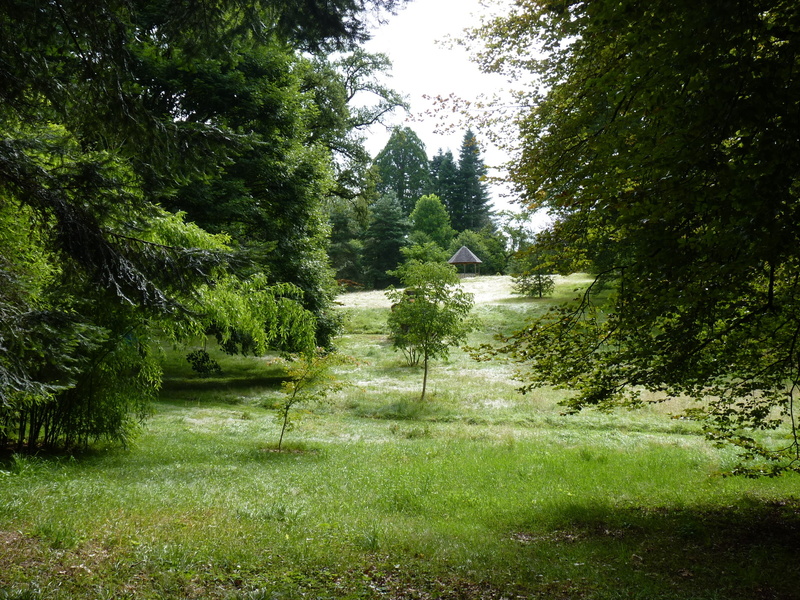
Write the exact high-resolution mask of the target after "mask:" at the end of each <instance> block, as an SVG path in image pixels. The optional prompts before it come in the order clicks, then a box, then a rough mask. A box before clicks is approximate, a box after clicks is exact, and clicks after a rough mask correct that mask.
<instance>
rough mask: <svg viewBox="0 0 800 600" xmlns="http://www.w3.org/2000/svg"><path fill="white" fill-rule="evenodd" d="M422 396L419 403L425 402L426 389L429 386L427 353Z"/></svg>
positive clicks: (426, 355) (426, 354)
mask: <svg viewBox="0 0 800 600" xmlns="http://www.w3.org/2000/svg"><path fill="white" fill-rule="evenodd" d="M422 373H423V374H422V395H421V396H420V397H419V401H420V402H422V401H423V400H425V388H426V387H427V386H428V353H427V352H426V353H425V361H424V367H423V371H422Z"/></svg>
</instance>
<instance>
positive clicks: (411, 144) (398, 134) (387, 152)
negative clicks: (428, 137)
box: [375, 127, 430, 217]
mask: <svg viewBox="0 0 800 600" xmlns="http://www.w3.org/2000/svg"><path fill="white" fill-rule="evenodd" d="M375 167H376V169H377V171H378V175H379V176H380V181H379V183H378V191H379V192H380V193H382V194H387V193H393V194H394V195H395V196H396V198H397V201H398V203H399V204H400V208H401V209H402V211H403V216H406V217H407V216H408V215H410V214H411V211H412V210H413V209H414V204H415V203H416V201H417V199H419V197H420V196H422V195H423V194H424V193H425V192H426V190H427V189H428V188H429V187H430V171H429V169H428V155H427V154H426V152H425V144H423V143H422V140H420V139H419V136H418V135H417V134H416V133H414V131H413V130H412V129H410V128H408V127H396V128H395V129H394V131H392V135H391V137H390V138H389V141H388V142H386V146H385V147H384V148H383V150H381V151H380V152H379V153H378V156H376V157H375Z"/></svg>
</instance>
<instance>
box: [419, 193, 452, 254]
mask: <svg viewBox="0 0 800 600" xmlns="http://www.w3.org/2000/svg"><path fill="white" fill-rule="evenodd" d="M410 221H411V231H412V232H420V233H423V234H425V235H426V236H427V237H428V239H430V241H432V242H434V243H436V244H438V245H439V247H440V248H442V249H443V250H444V249H446V248H447V247H448V246H449V244H450V240H452V239H453V236H454V235H455V233H456V232H455V230H454V229H453V228H452V227H451V226H450V216H449V215H448V214H447V209H445V207H444V204H442V201H441V200H440V199H439V198H438V197H437V196H434V195H432V194H429V195H427V196H422V197H421V198H420V199H419V200H417V203H416V204H415V205H414V210H413V211H411V216H410Z"/></svg>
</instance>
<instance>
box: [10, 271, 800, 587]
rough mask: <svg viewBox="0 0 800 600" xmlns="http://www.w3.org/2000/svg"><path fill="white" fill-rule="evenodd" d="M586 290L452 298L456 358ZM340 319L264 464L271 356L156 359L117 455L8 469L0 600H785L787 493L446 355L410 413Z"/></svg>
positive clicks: (365, 344) (27, 461)
mask: <svg viewBox="0 0 800 600" xmlns="http://www.w3.org/2000/svg"><path fill="white" fill-rule="evenodd" d="M587 282H588V279H587V278H586V277H582V276H572V277H570V278H561V279H558V281H557V286H556V292H555V296H554V298H549V299H543V300H538V299H526V298H521V297H518V296H514V295H512V294H511V282H510V280H509V278H506V277H477V278H469V279H465V280H464V286H465V288H466V289H467V290H469V291H472V292H473V293H475V299H476V307H475V309H474V313H475V315H476V316H477V317H478V318H479V319H480V320H481V323H482V324H481V327H480V328H479V329H478V330H477V331H476V332H475V333H473V334H472V336H471V338H470V344H473V345H475V344H480V343H484V342H490V341H491V340H492V338H493V336H494V335H495V334H496V333H503V332H505V333H508V332H510V331H512V330H513V329H515V328H518V327H521V326H523V325H524V323H525V322H526V321H527V320H528V319H529V318H530V317H531V316H533V315H535V314H539V313H541V311H544V310H546V309H547V307H548V306H550V305H551V303H552V302H560V301H565V300H568V299H569V298H571V297H572V296H573V295H574V294H575V291H576V290H578V289H580V287H581V286H583V285H586V284H587ZM340 301H341V306H340V308H339V310H341V311H342V312H343V313H344V315H345V317H346V327H345V333H344V335H343V336H342V337H341V339H340V340H339V343H338V345H339V349H340V351H341V352H343V353H345V354H348V355H350V356H352V357H354V358H355V359H356V361H357V362H356V363H355V364H349V365H344V366H341V367H339V368H338V373H337V375H338V377H339V379H340V380H341V381H342V382H343V383H344V384H345V386H344V387H343V388H342V389H341V390H339V391H337V392H335V393H334V394H332V395H331V396H330V397H329V398H328V401H326V402H324V403H321V404H318V405H313V406H302V407H301V411H300V413H299V417H300V418H299V419H298V420H297V424H296V427H295V428H294V429H293V430H291V431H290V432H288V433H287V437H286V441H285V443H284V448H285V450H284V451H282V452H277V451H275V443H276V441H277V436H278V432H279V428H280V425H279V423H277V422H276V420H275V414H276V410H275V406H276V403H277V402H278V401H279V400H280V398H281V392H280V386H279V383H280V381H281V379H282V372H281V370H280V367H279V365H277V364H276V363H275V362H274V360H273V358H274V357H228V356H225V355H224V354H222V353H221V352H212V354H213V356H214V357H215V358H217V359H218V360H219V362H220V364H221V366H222V369H223V372H222V374H221V375H219V376H214V377H205V378H201V377H199V376H197V375H196V374H194V373H193V372H192V371H191V369H189V367H188V365H187V364H186V362H185V360H183V354H181V353H178V352H169V353H168V354H167V360H166V364H165V368H166V379H165V383H164V387H163V390H162V394H161V398H160V400H159V402H157V403H156V405H155V407H154V411H153V414H152V416H151V417H150V418H149V419H148V421H147V422H146V423H145V424H144V426H143V428H142V431H141V433H140V434H139V435H138V437H137V438H136V440H135V442H134V443H133V444H132V445H130V446H129V447H128V448H119V447H109V448H96V449H93V450H92V451H90V452H84V453H81V454H78V455H74V456H27V455H16V454H14V455H9V456H7V457H6V458H5V459H4V462H3V463H2V465H1V466H0V600H2V599H17V600H23V599H42V600H44V599H48V600H49V599H73V598H78V599H90V598H91V599H99V598H131V599H133V598H137V599H138V598H146V599H156V598H180V599H184V598H185V599H201V598H212V599H225V600H245V599H247V600H261V599H263V600H266V599H270V600H271V599H287V600H288V599H300V598H351V599H361V598H363V599H366V598H369V599H372V598H376V599H377V598H403V599H432V598H443V599H484V598H486V599H497V600H499V599H508V600H511V599H517V598H554V599H573V598H575V599H577V598H581V599H614V598H619V599H622V598H625V599H628V598H632V599H633V598H635V599H643V600H644V599H722V598H726V599H727V598H734V599H787V600H788V599H790V598H797V597H800V568H798V566H797V556H798V550H800V500H798V493H800V486H799V484H800V478H798V477H796V476H784V477H780V478H774V479H756V480H751V479H742V478H736V477H726V476H725V473H726V471H727V470H729V469H730V468H731V467H732V466H733V465H734V464H735V461H736V457H735V455H734V454H733V452H732V451H731V450H730V449H729V448H717V447H714V446H713V445H711V444H710V443H709V442H708V441H707V440H706V439H705V438H704V437H703V435H702V431H701V426H700V425H699V424H697V423H694V422H692V421H688V420H686V419H681V418H676V415H677V413H679V411H680V408H681V406H680V405H679V403H675V402H673V403H666V404H654V405H652V406H650V407H647V408H645V409H642V410H638V411H634V412H631V411H618V412H613V413H598V412H591V411H589V412H585V413H582V414H579V415H576V416H564V415H562V412H561V409H560V407H559V406H558V401H559V400H560V399H561V398H563V395H564V394H565V393H566V392H564V391H558V390H551V389H542V390H538V391H536V392H534V393H530V394H527V395H521V394H519V393H518V392H517V391H516V387H517V385H518V383H517V382H516V381H515V380H514V379H513V372H514V366H513V365H510V364H508V363H507V362H504V361H494V362H476V361H474V360H473V359H472V358H471V357H470V356H469V354H468V353H467V352H464V351H462V350H461V349H454V350H453V352H452V354H451V357H450V359H449V360H447V361H436V362H434V363H433V364H432V367H431V372H430V380H429V384H428V385H429V388H428V390H429V396H428V397H427V398H426V400H425V402H423V403H420V402H418V401H417V400H416V398H417V397H418V394H419V388H420V385H421V370H420V368H419V367H409V366H406V365H405V363H404V360H403V357H402V355H401V354H400V353H396V352H394V351H393V350H392V348H391V345H390V344H389V342H388V340H387V337H386V325H385V322H386V313H387V311H388V302H387V301H386V299H385V296H384V295H383V293H382V292H360V293H353V294H347V295H343V296H341V297H340ZM770 435H774V436H778V437H780V436H785V435H787V432H786V431H780V430H779V431H775V432H771V434H770Z"/></svg>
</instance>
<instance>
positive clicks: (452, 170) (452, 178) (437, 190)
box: [428, 148, 458, 214]
mask: <svg viewBox="0 0 800 600" xmlns="http://www.w3.org/2000/svg"><path fill="white" fill-rule="evenodd" d="M430 172H431V187H430V189H429V191H428V193H429V194H433V195H434V196H438V197H439V198H440V199H441V201H442V202H443V203H444V205H445V207H446V208H447V210H448V214H450V213H451V211H452V207H453V203H454V202H455V199H456V197H457V196H458V165H457V164H456V161H455V159H454V158H453V153H452V151H450V150H447V151H445V152H443V151H442V149H441V148H439V151H438V152H437V153H436V156H434V157H433V158H432V159H431V161H430Z"/></svg>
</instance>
